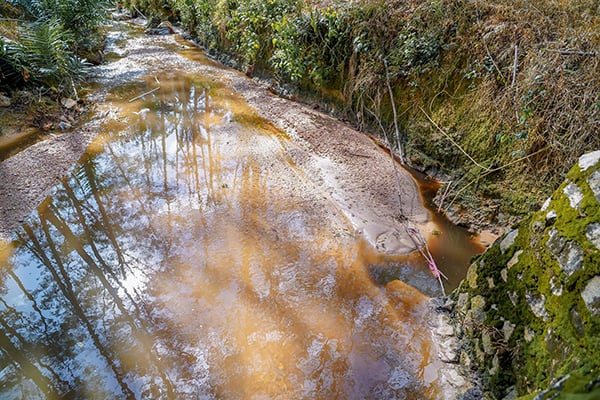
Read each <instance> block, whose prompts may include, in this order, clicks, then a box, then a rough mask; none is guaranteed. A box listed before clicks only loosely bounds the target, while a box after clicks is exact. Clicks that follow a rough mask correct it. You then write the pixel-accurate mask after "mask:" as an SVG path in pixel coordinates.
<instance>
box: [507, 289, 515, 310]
mask: <svg viewBox="0 0 600 400" xmlns="http://www.w3.org/2000/svg"><path fill="white" fill-rule="evenodd" d="M506 295H507V296H508V298H509V299H510V302H511V303H512V305H513V306H515V307H516V306H517V298H518V297H517V292H507V293H506Z"/></svg>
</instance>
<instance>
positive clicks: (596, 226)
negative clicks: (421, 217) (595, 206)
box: [585, 222, 600, 250]
mask: <svg viewBox="0 0 600 400" xmlns="http://www.w3.org/2000/svg"><path fill="white" fill-rule="evenodd" d="M585 237H586V238H587V240H589V241H590V242H592V244H593V245H594V246H596V248H597V249H598V250H600V223H598V222H594V223H592V224H589V225H588V226H587V227H586V228H585Z"/></svg>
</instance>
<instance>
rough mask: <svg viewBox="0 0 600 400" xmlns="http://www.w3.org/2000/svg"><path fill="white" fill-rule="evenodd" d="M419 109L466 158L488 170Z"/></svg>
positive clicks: (421, 108) (487, 168)
mask: <svg viewBox="0 0 600 400" xmlns="http://www.w3.org/2000/svg"><path fill="white" fill-rule="evenodd" d="M419 110H421V112H422V113H423V114H425V117H427V119H428V120H429V122H431V123H432V125H433V126H435V127H436V128H437V130H438V131H440V132H441V133H442V134H443V135H444V136H445V137H446V138H447V139H448V140H450V142H451V143H452V144H453V145H454V146H456V147H457V148H458V149H459V150H460V151H461V152H462V153H463V154H464V155H465V156H467V158H468V159H469V160H471V162H472V163H473V164H475V165H477V166H478V167H479V168H481V169H483V170H485V171H489V169H490V168H489V167H484V166H483V165H481V164H479V163H478V162H477V161H475V159H474V158H473V157H471V155H470V154H469V153H467V152H466V151H465V149H463V148H462V147H461V146H460V145H459V144H458V143H456V142H455V141H454V139H452V138H451V137H450V135H448V134H447V133H446V132H444V130H443V129H442V128H440V126H439V125H438V124H436V123H435V121H434V120H433V119H431V117H430V116H429V114H427V113H426V112H425V110H423V107H421V106H419Z"/></svg>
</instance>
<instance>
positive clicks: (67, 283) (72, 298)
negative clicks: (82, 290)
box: [25, 216, 135, 399]
mask: <svg viewBox="0 0 600 400" xmlns="http://www.w3.org/2000/svg"><path fill="white" fill-rule="evenodd" d="M40 220H41V223H42V229H43V231H44V233H45V235H46V239H47V241H48V248H49V249H50V252H51V254H52V257H53V258H54V260H55V261H56V265H57V267H58V269H59V271H60V276H59V274H58V272H57V271H56V269H54V266H53V263H52V261H50V259H49V257H48V256H47V255H46V253H45V252H44V249H43V248H42V246H41V244H40V243H39V241H38V240H37V237H36V236H35V234H34V233H33V231H32V230H31V228H29V227H28V226H25V231H26V232H27V235H28V236H29V240H30V241H31V243H32V244H33V246H34V248H35V250H36V251H35V253H34V254H36V255H37V256H38V257H39V258H40V261H41V262H42V264H43V265H45V266H46V268H48V271H49V272H50V274H51V275H52V277H53V278H54V280H55V281H56V283H57V284H58V287H59V288H60V290H61V292H62V293H63V296H65V298H66V299H67V301H68V302H69V303H70V304H71V307H72V308H73V312H74V313H75V316H76V317H77V318H78V319H79V320H80V321H81V323H83V325H84V326H85V328H86V330H87V331H88V333H89V335H90V337H91V338H92V341H93V342H94V345H95V346H96V349H98V352H99V353H100V355H102V356H103V357H104V359H105V360H106V363H107V364H108V365H109V366H110V369H111V370H112V371H113V374H114V376H115V379H116V380H117V382H118V383H119V386H120V387H121V391H122V392H123V394H124V395H125V396H126V397H127V398H128V399H134V398H135V394H134V393H133V392H132V391H131V389H130V388H129V386H127V384H126V383H125V382H124V381H123V375H124V374H123V372H122V371H121V370H120V368H119V367H118V366H117V365H116V364H115V362H114V360H113V356H112V355H111V354H110V352H109V351H108V350H107V348H106V347H105V346H104V345H103V344H102V342H101V341H100V337H99V336H98V334H97V333H96V331H95V329H94V326H93V324H92V322H91V321H90V320H89V318H88V317H87V316H86V315H85V312H84V311H83V309H82V308H81V306H80V305H79V301H78V300H77V296H76V295H75V293H74V290H73V285H72V283H71V280H70V278H69V275H68V274H67V272H66V270H65V267H64V264H63V263H62V260H61V257H60V254H59V252H58V250H56V245H55V244H54V241H53V240H52V237H51V235H50V230H49V229H48V224H47V223H46V220H45V219H44V218H43V216H40Z"/></svg>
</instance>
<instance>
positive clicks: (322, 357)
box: [0, 79, 404, 398]
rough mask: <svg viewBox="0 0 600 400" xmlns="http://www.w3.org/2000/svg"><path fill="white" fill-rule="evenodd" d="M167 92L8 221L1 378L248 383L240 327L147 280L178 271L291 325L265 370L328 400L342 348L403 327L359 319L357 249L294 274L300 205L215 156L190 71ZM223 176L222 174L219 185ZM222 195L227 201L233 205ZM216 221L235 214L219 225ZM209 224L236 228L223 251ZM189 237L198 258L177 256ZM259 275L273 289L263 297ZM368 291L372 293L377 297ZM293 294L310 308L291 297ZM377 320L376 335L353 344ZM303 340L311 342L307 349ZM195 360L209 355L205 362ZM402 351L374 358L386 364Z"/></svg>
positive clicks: (75, 390) (216, 133)
mask: <svg viewBox="0 0 600 400" xmlns="http://www.w3.org/2000/svg"><path fill="white" fill-rule="evenodd" d="M172 90H173V93H168V92H167V91H166V90H161V91H160V92H157V93H155V94H153V99H152V101H149V102H148V103H146V104H145V105H144V106H146V107H148V108H151V109H152V110H154V112H148V113H140V114H139V115H135V116H131V118H130V120H129V123H128V126H129V130H128V131H126V132H120V133H115V135H117V134H118V135H119V139H118V140H115V141H114V142H112V143H109V144H106V145H105V148H106V151H105V152H104V153H102V154H97V155H94V156H89V157H88V158H87V159H86V160H84V161H83V163H82V164H81V165H80V166H79V167H78V168H77V169H76V170H75V171H74V172H73V173H72V175H71V176H70V177H69V179H67V180H66V181H64V182H63V183H62V185H61V186H60V187H59V188H58V189H57V191H56V193H55V194H54V196H53V197H52V199H51V200H50V201H49V202H48V203H47V204H46V205H45V206H44V207H42V208H41V209H40V210H39V212H38V215H37V216H36V218H34V219H32V220H31V221H30V222H28V223H27V224H26V225H24V226H23V229H22V231H21V232H20V233H19V238H18V239H19V240H18V242H19V246H20V247H19V249H18V250H17V252H16V255H15V258H14V264H15V265H16V267H15V268H14V269H12V270H9V271H8V272H4V275H5V276H6V278H5V281H4V282H5V284H4V287H3V288H1V289H0V292H1V293H3V295H2V296H0V320H1V321H2V323H1V324H0V347H1V348H2V355H1V356H0V366H8V368H7V371H10V373H7V375H10V377H6V378H2V381H3V383H4V385H5V387H9V388H17V389H16V390H25V389H23V388H25V387H26V386H27V385H28V384H31V382H33V385H35V386H36V387H37V389H36V390H37V393H38V396H37V397H49V398H52V397H61V396H68V395H69V394H73V396H74V397H85V393H86V392H88V391H89V392H90V393H93V397H97V398H102V397H105V398H134V397H138V398H139V397H141V398H182V397H183V398H185V397H186V396H189V397H193V396H194V395H197V396H198V397H201V396H205V397H217V398H224V397H225V398H227V397H235V396H238V395H239V396H240V397H250V395H254V393H251V390H252V389H253V388H256V387H257V386H256V383H255V382H252V378H253V377H256V375H255V374H253V372H252V371H249V370H248V369H247V368H249V367H248V366H244V365H243V364H242V362H244V361H247V360H244V354H243V353H244V352H247V353H252V352H253V351H254V349H252V348H251V346H252V344H251V343H250V342H249V341H248V340H247V338H246V337H241V336H239V337H237V339H236V336H237V335H241V334H239V333H238V332H236V331H235V326H237V324H236V321H233V323H230V324H229V325H228V326H220V327H218V329H220V331H219V332H218V335H217V336H218V338H217V339H214V338H213V337H211V336H210V332H208V331H207V330H203V329H204V328H202V327H200V326H199V325H200V322H201V321H195V320H183V321H180V320H178V319H177V316H174V315H173V312H172V311H170V309H169V306H168V304H169V300H170V299H168V298H164V297H163V298H159V296H160V292H159V291H158V290H153V289H155V286H156V285H157V283H161V281H167V280H170V279H172V278H173V275H177V279H179V281H178V280H177V279H175V280H174V284H180V285H178V286H176V287H181V288H182V290H183V289H186V288H187V289H189V290H198V291H202V290H208V289H209V288H210V287H213V288H214V287H216V288H220V290H224V291H225V290H227V289H228V288H229V287H235V288H236V289H235V293H233V294H232V295H233V296H235V297H236V299H237V301H239V303H235V304H237V305H238V306H240V307H243V308H244V309H246V310H249V311H250V312H252V313H255V314H256V315H252V316H251V317H252V318H256V320H257V322H256V323H262V322H263V321H264V322H265V323H266V324H267V325H268V324H274V323H277V324H278V323H282V324H284V325H285V326H286V328H287V329H289V331H290V332H294V333H293V334H292V335H290V337H289V338H285V339H284V341H286V344H288V343H289V346H290V348H291V349H293V351H295V352H294V353H293V354H290V353H285V352H277V354H272V355H271V356H272V360H271V362H273V360H276V361H277V362H281V363H283V364H285V363H287V362H289V361H288V360H289V357H294V360H298V363H299V365H298V368H296V367H295V366H292V367H290V369H289V370H284V371H286V372H289V374H288V375H287V376H284V375H276V374H277V373H278V372H275V373H273V374H272V375H270V377H273V378H274V379H276V382H277V383H278V384H279V383H282V384H288V386H289V387H292V388H298V393H301V387H302V386H303V384H304V383H305V382H306V381H308V380H310V381H311V382H314V384H315V388H314V389H313V391H312V392H310V393H309V394H307V395H306V396H305V397H311V395H314V394H315V393H318V394H319V395H321V396H322V398H335V397H336V396H338V395H339V394H340V393H344V392H345V391H348V390H349V389H348V388H349V387H350V385H352V384H354V382H353V381H352V379H354V378H353V377H352V376H349V375H347V374H346V373H347V372H348V371H353V372H355V373H357V374H360V373H363V372H364V370H367V369H368V368H367V366H368V364H366V363H365V364H364V365H358V363H357V362H356V361H353V360H351V359H350V358H349V356H340V355H339V354H338V353H340V352H343V351H347V352H348V353H349V352H350V351H353V352H354V356H355V357H358V358H360V357H362V354H365V353H368V352H369V351H371V352H373V353H376V354H375V355H373V357H374V358H376V357H378V356H379V355H382V357H383V356H387V355H386V351H387V350H388V347H387V346H388V345H389V343H390V342H393V341H395V340H396V339H397V340H398V341H401V340H404V339H403V338H401V337H399V336H398V335H399V333H398V332H400V330H398V331H397V332H388V331H385V332H384V330H383V329H382V330H380V331H376V332H367V331H366V330H367V328H363V327H358V328H357V327H356V326H355V325H353V319H354V318H355V314H356V313H357V311H356V309H357V308H358V307H357V304H358V303H359V302H360V301H362V297H361V293H360V290H357V289H356V287H357V285H359V283H357V282H359V281H360V279H361V278H360V277H358V276H356V274H355V273H354V271H352V270H351V268H350V267H348V263H352V262H353V261H352V260H341V259H336V258H335V257H334V256H331V257H329V256H323V258H322V259H317V260H311V261H314V264H310V269H311V271H305V269H306V268H305V267H306V265H307V258H308V256H307V255H306V254H307V252H308V251H307V250H305V249H304V247H308V243H304V242H302V240H298V241H294V240H290V242H291V244H290V245H287V244H284V243H282V242H285V241H286V240H288V239H290V238H293V237H294V233H293V232H291V230H292V229H293V226H292V225H293V224H292V223H290V221H289V220H287V219H286V218H287V217H286V215H287V216H288V217H290V218H292V219H293V218H295V217H296V216H298V215H299V214H298V213H297V208H296V206H295V205H294V206H289V208H287V209H285V208H286V207H287V206H286V205H285V204H284V203H283V202H282V203H281V204H279V205H276V204H271V203H270V201H269V200H270V199H268V198H267V197H266V196H267V193H268V192H269V190H268V189H269V188H268V186H269V185H268V181H269V175H268V171H265V168H264V166H263V165H261V164H259V163H257V162H254V161H253V160H252V158H251V157H247V158H242V159H239V160H234V161H233V162H231V157H230V158H229V159H226V162H223V160H222V158H223V157H224V155H223V154H221V153H222V151H223V149H225V151H228V150H229V149H230V148H229V147H227V146H225V145H224V143H223V140H224V139H223V135H222V133H223V132H222V131H220V130H218V129H217V128H218V127H217V126H215V121H217V122H216V123H221V121H223V120H225V114H226V111H225V110H224V109H223V107H221V106H220V105H219V103H218V102H217V101H215V99H213V98H212V92H211V89H210V88H209V87H208V86H207V85H202V84H200V83H196V82H192V81H191V80H189V79H188V80H187V81H182V82H180V83H178V84H175V85H173V89H172ZM207 116H208V117H207ZM227 156H230V155H227ZM227 161H229V162H227ZM232 177H233V178H232ZM232 179H233V183H231V182H232ZM227 182H230V183H231V184H232V186H234V187H231V188H229V189H230V190H224V189H226V188H225V187H222V185H223V184H224V183H227ZM224 193H225V194H224ZM219 196H228V197H229V198H232V199H233V198H235V201H236V204H238V206H234V207H230V206H229V205H228V204H227V202H226V201H224V200H223V198H221V197H219ZM274 203H276V202H274ZM278 207H279V208H278ZM282 208H283V210H282ZM223 217H226V218H227V219H226V220H222V219H221V218H223ZM304 218H306V219H309V218H310V217H309V216H306V213H305V214H301V215H300V219H304ZM219 222H226V223H230V224H231V226H230V227H218V229H215V228H214V225H215V223H219ZM292 222H293V221H292ZM296 222H298V221H296ZM299 223H300V224H302V223H304V221H300V222H299ZM186 235H191V236H192V240H193V243H189V242H186V240H189V238H186ZM213 235H214V236H217V237H218V238H217V239H219V238H220V239H221V240H223V241H224V242H226V241H227V240H228V239H230V238H233V240H232V241H231V242H230V243H229V242H228V243H227V244H226V245H222V247H223V248H222V249H221V250H225V252H226V254H224V255H223V254H219V255H218V257H212V256H214V255H215V252H214V250H211V246H212V242H211V240H213V239H214V237H212V236H213ZM305 240H309V238H306V239H305ZM186 247H193V248H194V249H193V251H192V252H191V254H193V255H194V256H196V257H205V258H206V259H196V260H193V262H192V260H186V259H185V257H189V254H188V253H186V252H185V251H184V250H185V248H186ZM212 249H214V247H213V248H212ZM180 261H181V265H179V264H175V263H177V262H180ZM173 265H177V268H173ZM274 265H277V266H278V267H279V268H274V267H273V266H274ZM334 273H335V274H336V276H335V280H336V282H335V284H336V285H337V288H338V289H337V290H338V293H335V294H332V296H334V298H333V300H332V301H327V300H324V299H322V298H315V294H314V293H317V295H318V293H319V292H318V290H316V289H318V287H317V286H318V284H319V283H320V281H321V279H324V278H327V276H328V275H329V274H334ZM256 277H259V278H260V279H262V281H264V282H269V283H270V284H272V285H273V287H275V286H278V285H279V286H281V287H279V288H278V289H277V290H278V291H277V292H276V293H275V295H274V296H273V297H271V296H268V297H266V298H265V297H264V296H266V295H265V294H264V293H263V292H262V291H261V289H262V288H260V287H259V286H260V282H259V283H256ZM199 278H201V279H199ZM194 279H198V280H199V281H198V282H195V281H193V280H194ZM260 279H259V280H260ZM362 279H366V280H368V277H366V275H365V276H364V277H362ZM7 282H9V283H7ZM290 282H292V284H289V283H290ZM149 287H151V288H149ZM373 290H374V291H375V292H376V294H375V295H372V294H370V296H371V295H372V296H371V297H370V298H373V297H376V296H377V295H379V289H373ZM312 291H314V292H312ZM171 294H172V296H173V297H177V296H182V297H185V296H186V294H187V293H186V292H182V293H177V291H173V292H172V293H171ZM311 296H312V297H311ZM191 297H192V298H191V299H188V303H187V304H190V305H193V306H197V307H198V308H201V307H202V300H201V299H200V300H199V299H195V298H193V296H191ZM367 297H368V296H367ZM340 299H341V300H340ZM179 300H180V299H174V301H175V302H177V301H179ZM185 300H186V299H185V298H184V299H182V301H185ZM305 300H306V301H307V302H311V304H310V305H309V307H306V305H305V304H301V302H302V301H305ZM334 300H335V301H338V302H341V301H344V302H343V303H334V302H333V301H334ZM216 306H219V304H216ZM310 307H312V308H310ZM337 307H339V308H340V309H341V310H340V309H336V308H337ZM306 310H308V311H309V312H308V313H307V312H306ZM179 311H181V310H179ZM212 312H215V311H212ZM311 312H314V313H317V314H319V316H320V317H322V318H323V319H329V321H327V322H328V323H331V321H335V322H337V321H340V324H341V325H342V326H343V327H342V328H341V329H347V330H348V331H350V330H355V331H354V332H352V335H354V337H356V338H357V339H356V340H357V342H358V344H354V343H353V342H352V340H354V339H352V340H350V339H344V340H339V341H336V340H329V339H328V338H327V337H326V335H320V334H318V333H316V332H319V329H321V328H322V327H320V326H318V321H319V319H318V318H316V319H313V318H312V317H313V316H312V315H310V314H311ZM216 313H218V311H216ZM223 313H224V314H227V313H230V310H223ZM382 313H383V311H382ZM189 315H190V316H192V317H195V318H200V317H198V314H189ZM231 315H232V314H229V316H231ZM346 316H347V317H346ZM248 318H250V317H248ZM336 318H337V319H336ZM345 318H347V320H346V319H345ZM351 320H352V321H351ZM28 321H29V322H28ZM188 325H189V326H188ZM386 326H387V325H386ZM204 333H206V337H204V336H203V334H204ZM373 333H374V334H375V335H376V336H377V338H376V339H375V340H376V341H377V342H376V344H374V345H372V346H371V345H364V348H350V347H352V346H354V347H360V346H361V344H360V341H361V339H362V338H365V339H366V337H367V336H368V334H373ZM394 335H396V336H394ZM242 336H243V335H242ZM190 338H191V339H190ZM220 340H222V341H226V340H234V341H235V340H238V343H237V344H238V346H239V347H238V349H237V350H236V352H237V353H235V354H231V355H229V356H228V357H219V354H220V351H221V350H222V349H221V348H219V346H221V344H220V342H219V341H220ZM365 341H366V340H365ZM282 346H284V345H282ZM311 346H312V347H313V348H318V349H319V353H318V355H316V356H314V355H309V354H307V353H308V351H307V350H306V349H308V348H309V347H311ZM390 347H391V346H390ZM275 348H276V349H277V350H279V349H280V348H279V347H277V346H275ZM282 348H283V347H282ZM203 357H205V358H203ZM206 357H212V359H210V368H211V369H212V370H211V371H208V369H207V368H208V367H207V366H206V365H208V361H207V359H206ZM401 357H402V356H398V355H394V356H389V361H388V360H385V362H386V363H388V364H389V365H390V368H393V367H395V366H397V365H398V364H399V363H400V361H403V359H402V360H401V359H400V358H401ZM359 361H360V360H359ZM238 363H240V365H238ZM357 365H358V366H357ZM245 368H246V369H245ZM357 371H358V372H357ZM271 372H272V371H271ZM368 372H369V371H366V372H364V373H365V374H367V375H368ZM268 373H270V372H268ZM282 374H283V373H282ZM232 381H233V382H234V384H228V383H229V382H232ZM346 386H348V387H346ZM289 387H288V389H289ZM1 390H2V388H0V393H2V392H1ZM7 390H8V389H7ZM272 390H274V392H273V393H275V392H276V391H277V390H280V389H279V387H275V388H273V389H272ZM399 390H400V389H399ZM34 397H35V396H34Z"/></svg>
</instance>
